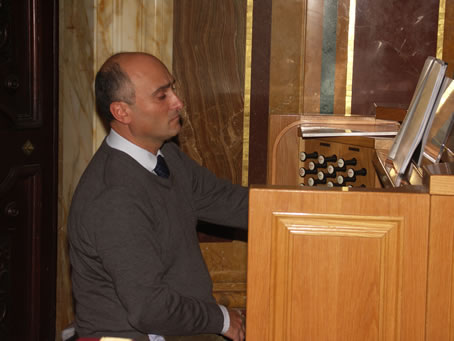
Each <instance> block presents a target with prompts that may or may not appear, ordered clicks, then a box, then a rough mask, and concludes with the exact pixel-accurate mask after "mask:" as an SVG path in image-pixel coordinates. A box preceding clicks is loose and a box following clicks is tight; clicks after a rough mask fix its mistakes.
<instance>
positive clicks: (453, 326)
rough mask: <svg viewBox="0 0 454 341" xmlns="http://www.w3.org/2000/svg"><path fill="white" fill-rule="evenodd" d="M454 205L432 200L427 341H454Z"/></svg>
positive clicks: (445, 199) (450, 200) (439, 198)
mask: <svg viewBox="0 0 454 341" xmlns="http://www.w3.org/2000/svg"><path fill="white" fill-rule="evenodd" d="M453 208H454V202H453V197H452V196H441V195H434V196H432V198H431V228H430V236H429V241H430V247H429V271H428V294H427V325H426V327H427V340H430V341H432V340H433V341H452V340H454V314H453V312H452V309H453V307H454V265H453V264H454V210H453Z"/></svg>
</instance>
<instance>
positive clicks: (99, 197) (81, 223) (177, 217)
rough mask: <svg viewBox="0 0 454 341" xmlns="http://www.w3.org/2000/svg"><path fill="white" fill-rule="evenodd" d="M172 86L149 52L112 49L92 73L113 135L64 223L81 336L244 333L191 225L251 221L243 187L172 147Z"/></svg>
mask: <svg viewBox="0 0 454 341" xmlns="http://www.w3.org/2000/svg"><path fill="white" fill-rule="evenodd" d="M174 84H175V80H174V78H173V77H172V75H171V74H170V73H169V72H168V70H167V68H166V67H165V66H164V65H163V64H162V63H161V62H160V61H159V60H158V59H157V58H156V57H154V56H152V55H149V54H145V53H120V54H117V55H114V56H112V57H110V58H109V59H108V60H107V61H106V62H105V63H104V65H103V66H102V67H101V69H100V71H99V72H98V74H97V76H96V81H95V92H96V104H97V109H98V112H99V114H100V115H101V116H103V117H104V118H105V119H106V120H107V121H108V122H109V124H110V127H111V131H110V133H109V135H108V136H107V138H106V139H105V140H104V141H103V143H102V145H101V146H100V148H99V150H98V151H97V152H96V154H95V155H94V157H93V159H92V160H91V161H90V164H89V165H88V167H87V169H86V170H85V172H84V174H83V175H82V177H81V179H80V182H79V184H78V187H77V189H76V191H75V194H74V197H73V201H72V204H71V210H70V214H69V222H68V238H69V243H70V257H71V264H72V282H73V293H74V298H75V309H76V330H77V333H78V335H79V337H81V338H88V337H102V336H107V337H123V338H131V339H134V340H148V339H149V340H155V339H158V336H159V337H161V336H163V335H164V336H165V339H166V341H172V340H180V338H178V339H173V338H172V335H199V334H211V336H207V339H210V340H212V339H213V338H212V337H213V336H214V335H215V334H223V335H224V336H226V337H227V338H230V339H232V340H234V341H240V340H244V333H245V330H244V325H243V323H242V319H241V316H240V314H239V313H238V312H237V311H235V310H228V309H226V308H225V307H223V306H219V305H217V304H216V302H215V300H214V298H213V296H212V293H211V291H212V283H211V279H210V277H209V273H208V271H207V268H206V265H205V263H204V261H203V258H202V255H201V252H200V247H199V245H198V240H197V234H196V230H195V226H196V223H197V220H198V219H200V220H204V221H208V222H213V223H218V224H223V225H230V226H234V227H241V228H246V227H247V201H248V191H247V189H246V188H243V187H241V186H237V185H232V184H231V183H229V182H227V181H224V180H220V179H217V178H216V177H215V176H214V175H213V174H212V173H210V172H209V171H208V170H207V169H205V168H203V167H201V166H199V165H198V164H197V163H195V162H194V161H192V160H191V159H189V158H188V157H187V156H186V155H185V154H184V153H182V152H181V151H180V150H179V149H178V147H177V146H176V145H175V144H174V143H171V142H168V140H169V139H171V138H172V137H174V136H176V135H177V134H178V133H179V131H180V129H181V124H180V110H181V109H182V107H183V103H182V101H181V100H180V99H179V98H178V96H177V95H176V93H175V91H174ZM169 172H170V174H169ZM219 338H221V339H223V338H222V337H221V336H219ZM160 339H161V338H160ZM193 339H197V340H199V339H200V340H204V338H203V337H202V336H200V338H199V337H198V338H193ZM191 340H192V339H191Z"/></svg>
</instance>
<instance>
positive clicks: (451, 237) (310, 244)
mask: <svg viewBox="0 0 454 341" xmlns="http://www.w3.org/2000/svg"><path fill="white" fill-rule="evenodd" d="M358 125H362V127H361V128H362V129H363V130H365V131H370V132H373V131H376V132H391V131H393V130H394V131H396V129H398V126H397V125H396V124H393V123H392V122H390V121H380V120H375V118H359V117H343V116H342V117H339V116H337V117H336V116H331V117H327V116H321V115H319V116H300V115H288V116H274V117H271V119H270V130H269V146H268V150H269V157H268V160H269V165H268V183H269V185H267V186H253V187H252V188H251V191H250V209H249V222H250V223H249V239H248V280H247V285H248V288H247V298H248V300H247V336H246V339H247V340H248V341H255V340H260V341H264V340H269V341H276V340H283V341H284V340H288V341H294V340H316V341H320V340H355V341H356V340H386V341H388V340H389V341H390V340H408V341H417V340H433V341H435V340H436V341H440V340H454V304H453V303H454V295H453V293H454V271H453V269H454V262H453V259H454V176H453V173H454V164H453V163H439V164H432V165H429V166H426V167H424V168H423V173H422V174H421V177H420V178H419V180H417V181H416V182H415V183H416V184H415V185H407V186H400V187H398V188H384V187H383V186H382V185H381V181H380V177H381V176H382V175H381V174H380V172H377V171H376V167H374V165H375V166H376V165H377V164H378V163H377V162H376V161H377V156H376V155H377V151H378V152H380V150H384V151H386V150H387V149H389V147H390V145H391V143H392V139H391V138H367V137H366V138H365V137H348V138H344V137H336V138H334V137H333V138H302V137H301V133H300V132H301V128H302V127H306V128H307V127H310V126H314V127H317V129H319V128H321V127H322V128H329V129H331V128H333V127H336V128H345V129H349V130H351V131H353V130H355V129H356V128H358ZM303 136H304V135H303ZM314 152H317V153H318V156H320V155H323V156H324V157H325V158H326V157H328V160H327V164H326V165H323V166H320V165H318V166H317V167H316V169H317V170H318V171H322V172H323V173H325V174H326V173H327V172H328V166H329V165H334V166H335V167H338V168H337V170H336V177H333V178H328V179H336V178H337V176H338V175H343V176H346V175H347V177H348V174H347V171H346V169H347V168H348V167H346V169H344V167H340V165H338V164H337V161H338V160H339V159H340V158H343V159H344V160H353V159H356V164H355V165H350V166H352V168H353V169H355V170H361V169H365V171H362V172H361V175H358V174H357V175H356V176H355V177H356V181H348V182H347V183H346V184H348V185H351V186H352V187H347V186H338V184H339V183H338V181H333V183H332V184H333V188H329V187H328V181H329V180H328V179H327V183H326V184H325V183H323V184H321V183H319V182H320V178H319V177H318V176H314V175H317V174H315V173H313V174H307V172H306V174H302V175H304V176H300V173H301V172H303V173H304V171H302V170H301V169H302V168H303V169H305V170H307V169H309V162H310V161H315V159H310V157H315V155H309V156H308V155H306V158H305V157H304V155H305V154H302V153H306V154H312V153H314ZM332 155H336V157H337V160H336V161H334V157H333V158H329V157H330V156H332ZM321 161H322V162H321V163H322V164H323V163H325V162H323V160H321ZM317 162H318V159H317ZM348 163H353V161H349V162H348ZM311 167H312V166H311ZM325 167H326V168H325ZM319 169H320V170H319ZM321 169H323V170H321ZM351 175H352V174H351ZM310 178H312V179H314V180H308V179H310ZM352 178H353V177H350V179H349V180H352ZM316 180H319V181H316ZM309 181H310V182H312V181H314V182H316V184H317V186H310V184H309V183H308V182H309ZM302 183H303V184H304V186H301V185H300V184H302ZM364 186H365V187H364Z"/></svg>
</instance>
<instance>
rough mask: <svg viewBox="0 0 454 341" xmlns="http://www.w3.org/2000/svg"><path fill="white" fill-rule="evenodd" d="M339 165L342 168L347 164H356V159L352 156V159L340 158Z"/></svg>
mask: <svg viewBox="0 0 454 341" xmlns="http://www.w3.org/2000/svg"><path fill="white" fill-rule="evenodd" d="M337 165H338V166H339V167H341V168H342V167H345V166H356V159H355V158H352V159H350V160H344V159H342V158H340V159H339V160H337Z"/></svg>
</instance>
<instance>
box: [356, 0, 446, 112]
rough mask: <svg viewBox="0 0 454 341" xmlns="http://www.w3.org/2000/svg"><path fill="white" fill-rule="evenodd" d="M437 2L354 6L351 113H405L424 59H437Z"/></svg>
mask: <svg viewBox="0 0 454 341" xmlns="http://www.w3.org/2000/svg"><path fill="white" fill-rule="evenodd" d="M438 12H439V0H407V1H393V0H380V1H377V0H362V1H357V3H356V24H355V47H354V51H355V52H354V62H353V88H352V113H353V114H363V115H364V114H365V115H373V114H374V113H375V107H374V103H379V104H381V105H380V106H388V107H397V108H404V109H407V108H408V105H409V104H410V101H411V98H412V95H413V92H414V90H415V88H416V83H417V82H418V78H419V75H420V73H421V70H422V67H423V65H424V61H425V60H426V58H427V57H428V56H436V48H437V33H438Z"/></svg>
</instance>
